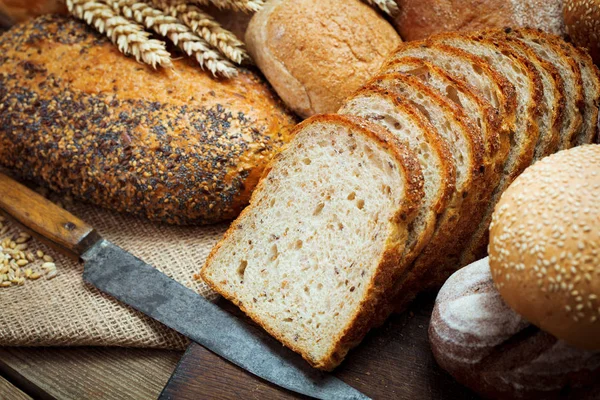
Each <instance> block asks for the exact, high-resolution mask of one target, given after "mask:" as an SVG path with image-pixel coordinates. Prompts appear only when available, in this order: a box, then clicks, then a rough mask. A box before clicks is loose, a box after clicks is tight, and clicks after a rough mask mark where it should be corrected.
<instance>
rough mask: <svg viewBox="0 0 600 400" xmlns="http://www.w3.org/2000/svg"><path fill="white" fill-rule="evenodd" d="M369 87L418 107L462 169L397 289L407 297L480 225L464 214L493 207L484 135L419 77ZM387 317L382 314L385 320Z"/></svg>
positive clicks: (382, 79)
mask: <svg viewBox="0 0 600 400" xmlns="http://www.w3.org/2000/svg"><path fill="white" fill-rule="evenodd" d="M368 84H369V85H373V86H377V87H380V88H383V89H386V90H388V91H389V92H391V93H394V94H396V95H398V96H401V97H402V98H403V100H407V101H409V102H410V103H411V104H413V105H414V106H415V107H417V108H418V109H419V111H421V113H422V114H423V115H424V116H425V117H426V118H427V119H428V121H429V122H430V123H431V124H432V126H433V127H434V128H435V129H436V131H437V133H438V135H439V136H440V137H441V138H442V139H444V140H445V142H446V143H448V147H449V149H450V153H451V155H452V158H453V162H454V164H455V166H456V184H455V188H456V189H455V191H454V193H453V195H452V197H451V198H450V199H449V202H448V205H447V206H446V210H445V211H444V212H443V213H442V214H441V215H440V217H439V218H438V221H437V224H436V228H435V231H434V234H433V236H432V238H431V240H430V241H429V243H428V244H427V245H426V246H425V247H424V248H423V250H422V252H421V254H420V255H419V256H418V257H417V258H416V259H415V261H414V262H413V263H412V264H411V266H409V267H407V268H406V270H405V272H404V273H403V274H402V277H401V278H400V279H399V280H398V281H397V282H396V285H395V288H396V289H395V290H394V292H396V293H402V294H405V293H407V292H408V291H409V290H412V291H415V293H418V292H420V291H421V290H422V289H423V288H424V287H426V286H427V284H426V282H424V281H423V280H422V278H423V276H424V273H425V272H426V271H427V270H428V269H429V268H431V267H435V266H436V265H437V264H438V263H439V262H440V261H442V260H444V259H445V258H446V256H447V253H448V251H449V248H447V246H448V245H449V244H450V241H451V239H452V238H453V237H455V236H456V235H460V234H461V233H462V232H463V231H464V230H465V229H468V228H469V227H470V226H472V225H473V224H476V222H477V221H475V220H473V219H471V218H463V219H460V216H461V213H462V212H463V210H464V211H466V214H465V215H468V216H471V217H472V216H473V215H476V214H478V212H477V211H478V210H479V209H480V208H483V207H485V205H487V202H488V200H489V199H486V198H485V197H484V194H485V190H484V188H485V182H484V180H483V179H484V176H485V175H484V172H485V169H484V164H483V154H484V149H483V143H482V139H481V135H480V133H479V131H477V130H476V129H475V127H474V126H473V125H471V123H470V121H469V119H468V118H467V117H466V115H465V113H464V111H463V109H462V107H458V106H457V105H456V104H454V103H452V102H451V101H450V100H448V99H446V98H444V97H443V96H442V95H441V94H439V93H438V92H437V91H436V90H435V89H432V88H431V87H429V86H427V85H426V84H425V83H423V82H422V81H421V80H419V79H418V78H416V77H414V76H410V75H406V74H400V73H392V74H385V75H379V76H378V77H376V78H374V79H372V80H371V81H370V82H369V83H368ZM459 222H460V224H459ZM393 302H394V300H393V298H392V303H393ZM387 314H388V313H387V312H386V311H385V310H382V317H386V316H387ZM380 322H383V319H382V320H381V321H380Z"/></svg>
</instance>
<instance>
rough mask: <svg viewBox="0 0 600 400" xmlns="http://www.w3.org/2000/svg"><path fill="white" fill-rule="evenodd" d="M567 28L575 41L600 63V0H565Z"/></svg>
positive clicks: (564, 9)
mask: <svg viewBox="0 0 600 400" xmlns="http://www.w3.org/2000/svg"><path fill="white" fill-rule="evenodd" d="M563 12H564V17H565V28H566V30H567V34H568V35H569V36H570V37H571V39H572V40H573V42H574V43H575V44H576V45H578V46H581V47H586V48H587V49H588V50H589V52H590V55H591V56H592V58H593V59H594V62H595V63H596V64H599V63H600V0H565V4H564V8H563Z"/></svg>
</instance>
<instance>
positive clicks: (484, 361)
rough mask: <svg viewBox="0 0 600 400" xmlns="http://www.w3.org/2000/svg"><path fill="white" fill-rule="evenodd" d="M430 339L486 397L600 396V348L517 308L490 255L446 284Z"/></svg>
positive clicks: (446, 364) (441, 358) (448, 365)
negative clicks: (573, 340)
mask: <svg viewBox="0 0 600 400" xmlns="http://www.w3.org/2000/svg"><path fill="white" fill-rule="evenodd" d="M429 340H430V342H431V349H432V351H433V354H434V356H435V359H436V361H437V362H438V364H440V366H441V367H442V368H444V369H445V370H446V371H448V372H449V373H450V374H451V375H452V376H453V377H454V378H455V379H456V380H458V381H459V382H460V383H462V384H464V385H465V386H468V387H469V388H471V389H473V390H474V391H476V392H477V393H479V394H481V395H483V396H484V397H486V398H490V399H508V398H511V399H533V398H535V399H558V398H568V399H590V400H591V399H597V398H598V396H600V384H599V383H598V379H597V378H598V376H599V374H600V353H599V352H591V351H585V350H579V349H576V348H573V347H570V346H569V345H567V344H566V343H565V342H562V341H560V340H557V339H556V338H555V337H553V336H552V335H550V334H548V333H546V332H543V331H541V330H539V329H537V328H535V327H534V326H532V325H530V324H529V323H528V322H527V321H525V320H524V319H523V318H522V317H521V316H520V315H518V314H517V313H515V312H514V311H512V310H511V309H510V308H509V307H508V306H507V305H506V304H505V303H504V302H503V301H502V298H501V297H500V293H498V291H497V290H496V289H495V288H494V283H493V281H492V275H491V273H490V267H489V264H488V260H487V258H486V259H483V260H480V261H478V262H476V263H474V264H471V265H469V266H467V267H465V268H463V269H461V270H460V271H458V272H456V273H454V275H452V276H451V277H450V278H449V279H448V281H447V282H446V283H445V284H444V286H443V287H442V289H441V290H440V292H439V294H438V297H437V299H436V302H435V307H434V309H433V314H432V317H431V323H430V325H429Z"/></svg>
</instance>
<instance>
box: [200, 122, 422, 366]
mask: <svg viewBox="0 0 600 400" xmlns="http://www.w3.org/2000/svg"><path fill="white" fill-rule="evenodd" d="M422 185H423V175H422V174H421V171H420V168H419V164H418V163H417V161H416V159H415V157H414V155H413V154H412V152H410V151H409V150H408V148H407V147H406V146H404V145H402V144H401V143H400V142H399V141H398V140H397V139H396V138H394V137H393V136H391V135H390V134H389V133H388V132H386V131H385V130H383V129H382V128H379V127H378V126H376V125H372V124H370V123H368V122H367V121H366V120H363V119H360V118H357V117H346V116H339V115H329V116H317V117H314V118H311V119H309V120H307V121H305V122H304V123H302V124H300V125H298V127H297V129H296V131H295V138H294V139H293V140H292V142H291V143H290V145H289V146H288V147H287V148H286V149H285V150H283V151H282V152H281V153H280V154H279V155H278V156H277V157H276V159H275V160H274V162H273V163H272V165H271V167H270V168H269V169H268V171H267V173H266V175H265V176H264V177H263V179H262V180H261V182H260V183H259V185H258V188H257V190H256V191H255V192H254V194H253V195H252V199H251V202H250V203H251V204H250V206H249V207H248V208H246V209H245V210H244V211H243V212H242V214H241V216H240V217H239V218H238V219H237V220H236V221H235V222H234V223H233V224H232V226H231V227H230V229H229V230H228V231H227V233H226V235H225V237H224V239H223V240H222V241H221V242H219V244H218V245H217V246H216V247H215V249H213V251H212V252H211V254H210V256H209V258H208V261H207V263H206V265H205V266H204V268H203V269H202V277H203V278H204V279H205V280H206V281H207V282H208V283H209V284H210V285H211V286H212V287H213V288H214V289H215V290H216V291H218V292H219V293H221V294H222V295H223V296H225V297H227V298H228V299H230V300H232V301H233V302H234V303H235V304H237V305H238V306H239V307H240V308H241V309H243V310H244V311H245V312H246V313H247V314H248V315H249V316H250V317H251V318H252V319H254V320H255V321H256V322H257V323H259V324H260V325H261V326H263V327H264V328H265V329H266V330H267V331H268V332H270V333H271V334H272V335H273V336H275V337H276V338H277V339H279V340H280V341H281V342H283V343H284V344H285V345H286V346H287V347H289V348H291V349H293V350H294V351H296V352H298V353H300V354H301V355H302V356H303V357H304V358H305V359H306V360H307V361H308V362H309V363H311V364H312V365H313V366H315V367H316V368H320V369H324V370H331V369H333V368H334V367H336V366H337V365H338V364H339V363H340V362H341V361H342V360H343V359H344V357H345V355H346V353H347V352H348V350H349V349H350V348H351V347H353V346H355V345H356V344H358V343H359V342H360V341H361V340H362V338H363V336H364V335H365V334H366V333H367V331H368V329H369V328H370V320H371V316H372V315H373V313H374V312H375V311H376V310H377V309H378V307H379V304H380V303H381V302H382V301H384V300H385V299H386V294H387V292H388V290H389V288H390V287H391V285H392V283H393V281H394V280H395V278H396V277H397V275H398V268H399V265H400V262H401V259H402V253H403V250H404V248H405V245H406V243H407V240H408V236H409V232H408V229H407V228H408V226H409V224H410V223H411V221H412V219H413V218H414V217H415V215H416V211H417V210H418V209H419V208H420V204H421V198H422V196H423V187H422Z"/></svg>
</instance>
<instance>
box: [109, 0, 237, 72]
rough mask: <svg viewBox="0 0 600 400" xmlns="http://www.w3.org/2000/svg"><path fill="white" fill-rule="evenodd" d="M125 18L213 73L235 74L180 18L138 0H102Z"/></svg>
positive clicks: (234, 70)
mask: <svg viewBox="0 0 600 400" xmlns="http://www.w3.org/2000/svg"><path fill="white" fill-rule="evenodd" d="M103 1H104V2H106V4H108V5H109V6H111V7H112V8H113V9H114V10H115V11H118V12H120V13H121V14H122V15H123V16H124V17H125V18H129V19H132V20H134V21H136V22H137V23H139V24H142V25H144V26H145V27H146V29H151V30H153V31H154V32H156V33H158V34H159V35H161V36H164V37H167V38H169V39H170V40H171V41H172V42H173V43H174V44H175V45H176V46H177V47H179V48H180V49H181V50H183V51H184V52H185V53H186V54H187V55H189V56H190V57H194V58H195V59H196V61H198V64H200V66H201V67H202V68H203V69H204V68H206V69H208V70H209V71H210V72H212V73H213V75H215V76H222V77H226V78H231V77H233V76H235V75H237V70H236V68H235V66H234V65H233V64H232V63H231V62H229V60H227V59H225V58H223V57H222V56H221V55H220V54H219V53H217V52H216V51H214V50H213V49H211V48H210V44H209V43H207V42H206V41H205V40H204V39H202V38H201V37H199V36H198V35H196V34H195V33H194V32H192V30H191V29H190V28H189V27H187V26H185V25H183V24H182V23H181V22H179V20H178V19H177V18H175V17H172V16H170V15H166V14H165V13H164V12H163V11H161V10H159V9H157V8H154V7H152V6H150V5H149V4H147V3H144V2H140V1H139V0H103Z"/></svg>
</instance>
